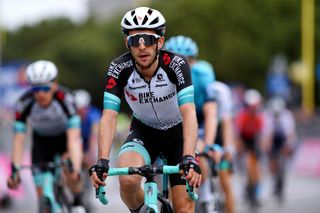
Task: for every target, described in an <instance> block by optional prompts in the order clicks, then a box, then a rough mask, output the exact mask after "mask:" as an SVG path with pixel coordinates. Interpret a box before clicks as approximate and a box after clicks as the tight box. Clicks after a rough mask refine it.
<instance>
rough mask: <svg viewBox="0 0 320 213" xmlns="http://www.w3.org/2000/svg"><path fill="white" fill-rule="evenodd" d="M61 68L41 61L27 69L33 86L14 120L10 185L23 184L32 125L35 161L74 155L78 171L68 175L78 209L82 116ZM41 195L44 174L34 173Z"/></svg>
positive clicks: (75, 170) (20, 105) (29, 81)
mask: <svg viewBox="0 0 320 213" xmlns="http://www.w3.org/2000/svg"><path fill="white" fill-rule="evenodd" d="M57 76H58V69H57V67H56V66H55V64H54V63H52V62H50V61H46V60H39V61H35V62H33V63H31V64H30V65H29V66H28V67H27V70H26V78H27V82H28V83H29V85H30V86H31V88H30V89H29V90H28V91H27V92H26V93H25V94H24V95H22V97H20V99H19V100H18V102H17V105H16V106H17V109H16V118H15V123H14V131H15V134H14V141H13V153H12V174H14V173H15V174H16V175H14V176H13V175H11V176H10V178H9V179H8V187H9V188H11V189H14V188H17V187H18V185H19V183H20V175H19V171H18V168H19V166H20V165H21V161H22V159H21V158H22V154H23V146H24V141H25V139H26V136H27V128H28V127H29V125H30V127H31V128H32V141H33V143H32V151H31V152H32V163H33V164H37V163H41V162H52V161H54V157H55V156H56V155H57V154H58V155H60V156H64V157H66V156H65V155H68V157H70V159H71V161H72V163H73V168H74V171H73V172H72V173H69V174H67V177H68V179H69V180H70V182H73V184H72V187H71V189H72V190H73V192H74V193H75V202H74V205H75V208H78V209H79V207H80V206H79V203H78V202H77V198H78V193H79V192H80V190H81V179H80V175H79V174H80V169H81V162H82V151H81V138H80V118H79V116H78V115H77V113H76V109H75V106H74V100H73V96H72V94H71V93H69V92H68V91H67V90H66V89H65V88H63V87H61V86H60V85H58V82H57ZM34 182H35V185H36V187H37V194H38V197H40V196H41V194H42V188H41V186H42V185H43V184H42V183H41V174H34ZM76 206H77V207H76Z"/></svg>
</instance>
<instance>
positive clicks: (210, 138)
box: [165, 35, 217, 205]
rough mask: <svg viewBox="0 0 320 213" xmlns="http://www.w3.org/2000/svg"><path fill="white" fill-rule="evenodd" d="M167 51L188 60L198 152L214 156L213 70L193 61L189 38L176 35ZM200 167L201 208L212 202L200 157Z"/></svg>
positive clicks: (203, 160)
mask: <svg viewBox="0 0 320 213" xmlns="http://www.w3.org/2000/svg"><path fill="white" fill-rule="evenodd" d="M165 48H166V49H167V50H170V51H173V52H175V53H178V54H181V55H183V56H185V57H187V59H188V62H189V63H190V65H191V77H192V83H193V85H194V96H195V105H196V114H197V120H198V125H199V139H198V143H197V146H198V151H199V152H201V153H202V152H209V153H208V154H209V155H212V156H215V157H217V156H216V155H217V154H216V153H212V152H211V151H210V150H211V149H210V148H209V147H211V146H212V145H213V143H214V138H215V135H216V127H217V105H216V102H215V92H214V90H213V89H212V87H210V85H211V84H212V83H214V82H215V75H214V70H213V67H212V66H211V64H210V63H208V62H206V61H204V60H196V57H197V54H198V47H197V44H196V43H195V42H194V41H193V40H192V39H191V38H189V37H186V36H181V35H180V36H176V37H172V38H170V39H169V40H168V41H167V42H166V45H165ZM200 168H201V171H202V175H203V184H202V185H201V186H200V195H201V196H200V200H199V202H200V203H202V204H201V205H206V204H205V203H209V202H210V200H211V199H212V193H211V191H210V187H209V185H210V180H209V179H207V177H208V173H209V168H210V167H209V164H208V160H207V159H206V158H204V157H200Z"/></svg>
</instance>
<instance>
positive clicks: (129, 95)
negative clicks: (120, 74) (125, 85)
mask: <svg viewBox="0 0 320 213" xmlns="http://www.w3.org/2000/svg"><path fill="white" fill-rule="evenodd" d="M126 94H127V96H128V97H129V98H130V99H131V101H136V100H138V99H137V98H136V97H134V96H133V95H132V94H130V93H129V92H128V91H127V90H126Z"/></svg>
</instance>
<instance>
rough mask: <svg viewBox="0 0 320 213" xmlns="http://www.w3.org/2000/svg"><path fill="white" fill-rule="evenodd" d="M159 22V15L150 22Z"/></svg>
mask: <svg viewBox="0 0 320 213" xmlns="http://www.w3.org/2000/svg"><path fill="white" fill-rule="evenodd" d="M158 22H159V18H158V17H157V18H155V19H154V20H153V21H152V22H151V23H150V24H156V23H158Z"/></svg>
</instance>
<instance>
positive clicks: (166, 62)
mask: <svg viewBox="0 0 320 213" xmlns="http://www.w3.org/2000/svg"><path fill="white" fill-rule="evenodd" d="M162 60H163V62H164V64H165V65H168V64H170V62H171V58H170V56H169V54H168V53H165V54H164V55H163V57H162Z"/></svg>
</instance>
